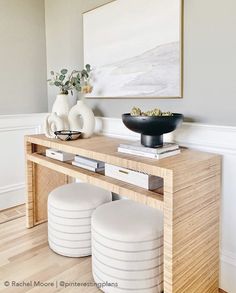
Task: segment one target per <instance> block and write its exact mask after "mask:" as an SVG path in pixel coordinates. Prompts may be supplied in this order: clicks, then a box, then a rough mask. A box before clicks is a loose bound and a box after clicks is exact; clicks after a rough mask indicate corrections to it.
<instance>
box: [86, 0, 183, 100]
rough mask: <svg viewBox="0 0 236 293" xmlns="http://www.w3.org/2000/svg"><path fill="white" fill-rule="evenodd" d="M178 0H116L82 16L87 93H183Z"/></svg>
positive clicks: (157, 95) (174, 95)
mask: <svg viewBox="0 0 236 293" xmlns="http://www.w3.org/2000/svg"><path fill="white" fill-rule="evenodd" d="M182 6H183V3H182V0H115V1H112V2H110V3H108V4H106V5H103V6H101V7H98V8H96V9H94V10H91V11H88V12H85V13H84V14H83V29H84V31H83V34H84V63H85V64H87V63H89V64H90V65H91V66H92V68H93V71H92V76H91V79H92V84H93V91H92V93H91V94H89V95H87V96H88V97H101V98H118V97H120V98H125V97H126V98H145V97H147V98H180V97H182V17H183V16H182Z"/></svg>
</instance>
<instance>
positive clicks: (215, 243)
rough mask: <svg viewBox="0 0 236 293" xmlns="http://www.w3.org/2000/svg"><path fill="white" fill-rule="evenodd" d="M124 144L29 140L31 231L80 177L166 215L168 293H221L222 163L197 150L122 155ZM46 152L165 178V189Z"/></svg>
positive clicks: (95, 140) (37, 137)
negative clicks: (55, 195) (57, 191)
mask: <svg viewBox="0 0 236 293" xmlns="http://www.w3.org/2000/svg"><path fill="white" fill-rule="evenodd" d="M121 142H124V140H120V139H114V138H109V137H104V136H94V137H92V138H90V139H79V140H76V141H70V142H62V141H59V140H56V139H48V138H46V137H45V136H44V135H31V136H27V137H26V138H25V150H26V173H27V186H28V190H27V192H28V198H27V227H28V228H30V227H33V226H35V225H37V224H40V223H42V222H44V221H46V220H47V196H48V193H49V192H50V191H51V190H52V189H54V188H55V187H57V186H59V185H62V184H65V183H68V182H70V180H71V178H79V179H81V180H83V181H85V182H89V183H91V184H94V185H97V186H100V187H103V188H105V189H108V190H110V191H112V192H114V193H117V194H120V195H123V196H126V197H129V198H130V199H132V200H135V201H139V202H141V203H143V204H147V205H149V206H151V207H154V208H157V209H161V210H163V212H164V292H165V293H217V292H218V287H219V286H218V285H219V284H218V279H219V205H220V184H221V158H220V156H218V155H215V154H210V153H203V152H199V151H193V150H183V151H182V152H181V154H179V155H176V156H173V157H169V158H165V159H162V160H155V159H147V158H141V157H137V156H133V155H127V154H121V153H118V152H117V146H118V145H119V143H121ZM46 148H55V149H58V150H61V151H64V152H68V153H72V154H79V155H82V156H85V157H89V158H93V159H97V160H101V161H104V162H107V163H110V164H113V165H117V166H121V167H125V168H129V169H133V170H136V171H141V172H146V173H148V174H151V175H155V176H159V177H162V178H163V182H164V185H163V188H161V189H159V190H155V191H149V190H145V189H143V188H140V187H137V186H134V185H132V184H128V183H124V182H122V181H119V180H116V179H112V178H110V177H106V176H104V175H102V174H98V173H93V172H90V171H87V170H84V169H81V168H78V167H75V166H72V165H71V163H68V162H67V163H65V162H59V161H56V160H53V159H50V158H47V157H45V149H46Z"/></svg>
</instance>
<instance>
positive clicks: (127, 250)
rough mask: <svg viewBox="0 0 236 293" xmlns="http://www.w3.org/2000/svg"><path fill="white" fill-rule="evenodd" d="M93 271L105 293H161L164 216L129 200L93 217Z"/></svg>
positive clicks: (113, 204) (116, 203)
mask: <svg viewBox="0 0 236 293" xmlns="http://www.w3.org/2000/svg"><path fill="white" fill-rule="evenodd" d="M91 223H92V269H93V277H94V280H95V282H96V283H104V284H105V286H104V287H101V288H100V289H101V290H102V291H103V292H106V293H131V292H135V293H161V292H163V213H162V212H161V211H158V210H157V209H153V208H150V207H148V206H145V205H143V204H140V203H137V202H134V201H131V200H118V201H113V202H111V203H107V204H105V205H103V206H100V207H98V208H97V209H96V211H95V212H94V213H93V215H92V222H91Z"/></svg>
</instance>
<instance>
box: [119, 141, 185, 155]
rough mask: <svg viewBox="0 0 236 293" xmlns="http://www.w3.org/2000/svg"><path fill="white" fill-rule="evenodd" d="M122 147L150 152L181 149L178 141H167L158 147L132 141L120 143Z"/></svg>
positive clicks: (160, 152) (156, 152)
mask: <svg viewBox="0 0 236 293" xmlns="http://www.w3.org/2000/svg"><path fill="white" fill-rule="evenodd" d="M119 147H120V148H122V149H128V150H134V151H141V152H145V153H150V154H162V153H165V152H167V151H173V150H177V149H179V146H178V145H177V144H176V143H170V142H165V143H164V144H163V146H161V147H157V148H149V147H145V146H143V145H142V144H141V143H140V141H135V142H130V143H121V144H120V145H119Z"/></svg>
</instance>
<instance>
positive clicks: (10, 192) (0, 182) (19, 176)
mask: <svg viewBox="0 0 236 293" xmlns="http://www.w3.org/2000/svg"><path fill="white" fill-rule="evenodd" d="M46 115H47V113H33V114H16V115H0V139H1V147H2V149H1V153H0V159H1V166H0V172H1V174H3V176H1V178H0V210H1V209H6V208H9V207H12V206H14V205H18V204H21V203H24V202H25V182H24V179H25V178H24V177H25V176H24V174H25V172H24V135H26V134H38V133H41V132H42V124H43V121H44V118H45V116H46ZM8 142H9V143H8ZM16 146H17V147H16Z"/></svg>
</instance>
